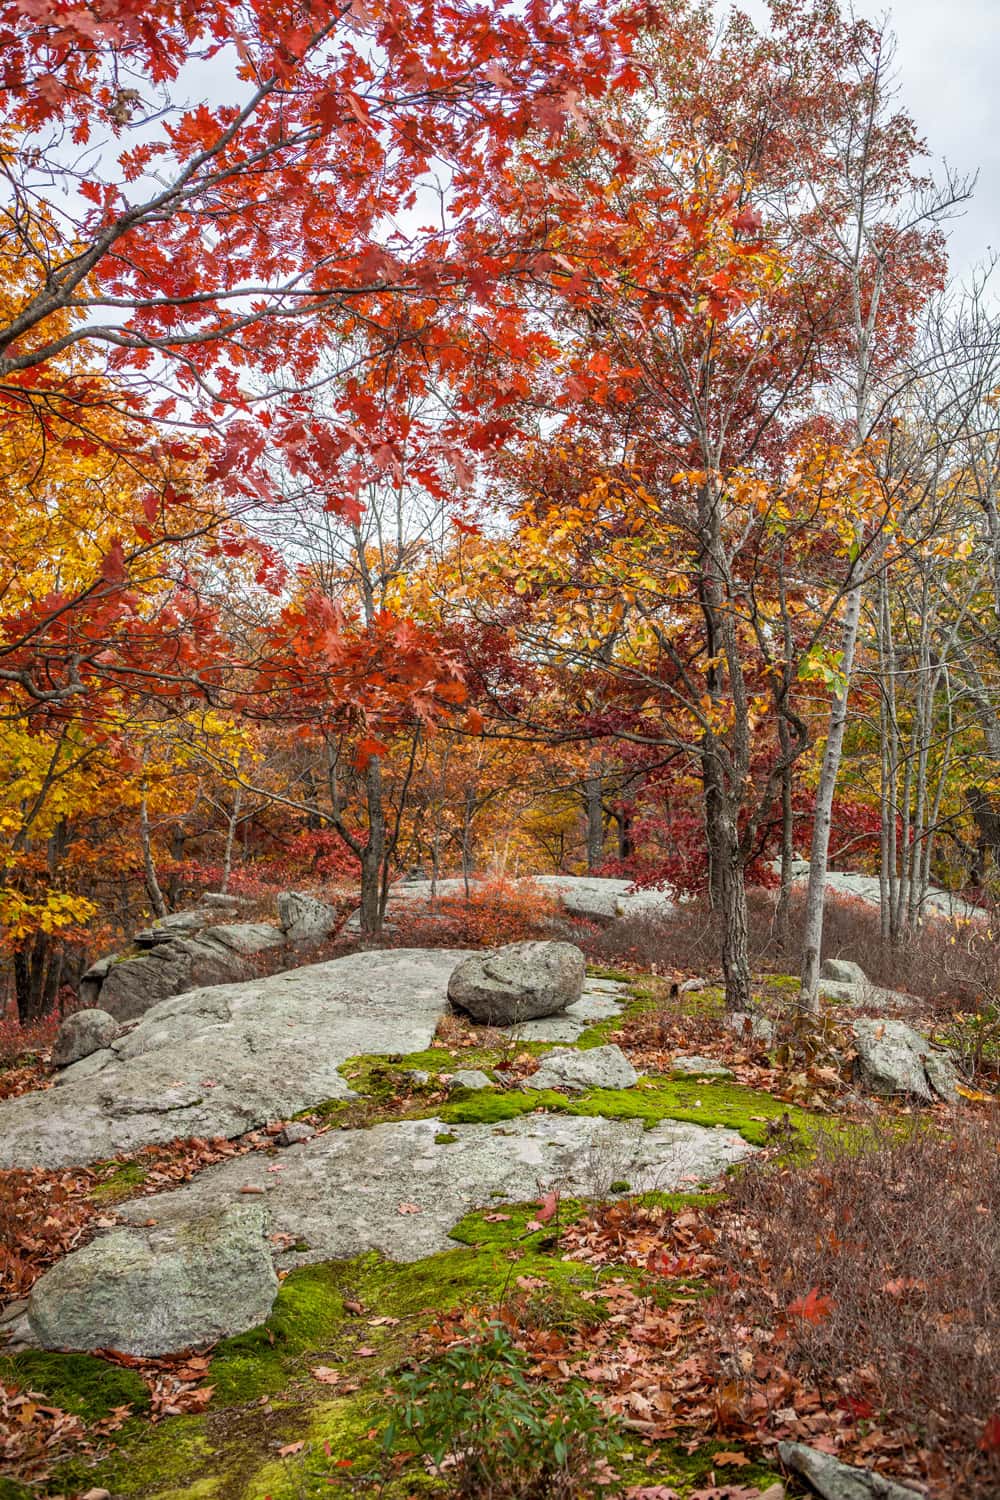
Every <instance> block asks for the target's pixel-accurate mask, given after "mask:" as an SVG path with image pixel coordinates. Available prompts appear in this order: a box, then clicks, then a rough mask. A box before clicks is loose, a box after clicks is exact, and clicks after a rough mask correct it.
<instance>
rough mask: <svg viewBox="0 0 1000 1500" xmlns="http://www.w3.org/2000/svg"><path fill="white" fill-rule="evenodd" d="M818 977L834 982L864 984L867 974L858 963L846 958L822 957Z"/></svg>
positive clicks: (866, 980)
mask: <svg viewBox="0 0 1000 1500" xmlns="http://www.w3.org/2000/svg"><path fill="white" fill-rule="evenodd" d="M819 977H820V979H829V980H832V981H833V983H835V984H856V985H865V984H867V983H868V975H867V974H866V973H865V971H864V969H863V968H862V967H861V965H860V964H856V963H852V962H851V960H850V959H847V958H824V960H823V963H822V966H821V968H820V971H819Z"/></svg>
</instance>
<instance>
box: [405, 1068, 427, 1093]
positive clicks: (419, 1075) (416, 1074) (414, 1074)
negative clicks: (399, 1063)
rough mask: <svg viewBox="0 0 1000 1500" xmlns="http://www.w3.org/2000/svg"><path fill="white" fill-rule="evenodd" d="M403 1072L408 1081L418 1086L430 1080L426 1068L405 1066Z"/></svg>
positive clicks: (421, 1086)
mask: <svg viewBox="0 0 1000 1500" xmlns="http://www.w3.org/2000/svg"><path fill="white" fill-rule="evenodd" d="M405 1074H406V1077H407V1078H408V1079H409V1080H410V1082H411V1083H415V1084H417V1086H418V1087H419V1088H423V1087H424V1086H425V1085H426V1084H428V1083H430V1081H431V1075H430V1074H429V1073H428V1072H427V1069H426V1068H407V1069H406V1070H405Z"/></svg>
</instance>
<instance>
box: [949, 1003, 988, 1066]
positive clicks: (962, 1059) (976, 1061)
mask: <svg viewBox="0 0 1000 1500" xmlns="http://www.w3.org/2000/svg"><path fill="white" fill-rule="evenodd" d="M942 1036H943V1039H944V1041H946V1042H947V1044H948V1046H949V1047H950V1048H951V1051H952V1054H953V1056H954V1058H955V1060H956V1062H957V1063H958V1065H959V1067H960V1068H961V1069H962V1072H963V1073H964V1074H965V1075H966V1077H967V1078H969V1079H976V1078H981V1077H987V1076H989V1077H992V1078H994V1079H996V1078H998V1077H1000V1005H996V1004H982V1005H980V1006H979V1007H978V1008H977V1009H976V1010H974V1011H966V1012H960V1013H959V1014H958V1015H956V1016H955V1017H954V1018H953V1019H952V1020H951V1021H950V1022H949V1024H948V1025H947V1026H945V1027H943V1028H942Z"/></svg>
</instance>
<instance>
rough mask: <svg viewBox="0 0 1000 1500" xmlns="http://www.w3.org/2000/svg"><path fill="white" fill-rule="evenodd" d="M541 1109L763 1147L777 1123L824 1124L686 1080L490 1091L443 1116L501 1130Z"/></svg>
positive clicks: (737, 1088)
mask: <svg viewBox="0 0 1000 1500" xmlns="http://www.w3.org/2000/svg"><path fill="white" fill-rule="evenodd" d="M536 1109H547V1110H559V1111H562V1112H564V1113H566V1114H571V1115H600V1116H602V1117H603V1118H604V1119H608V1120H642V1121H643V1122H644V1123H645V1125H646V1128H647V1129H650V1128H651V1127H652V1126H654V1125H658V1124H659V1123H660V1121H661V1120H690V1121H692V1122H693V1123H694V1124H697V1125H709V1126H711V1125H725V1126H728V1127H729V1128H730V1129H731V1130H738V1131H739V1132H740V1134H741V1135H742V1136H743V1138H744V1140H747V1141H750V1142H751V1143H752V1144H753V1145H763V1144H765V1143H766V1142H767V1141H768V1140H769V1139H771V1137H772V1134H773V1127H772V1128H771V1129H769V1122H771V1121H775V1122H777V1121H783V1120H785V1119H787V1121H788V1124H789V1125H790V1126H791V1127H792V1128H793V1129H796V1130H801V1131H804V1132H807V1133H808V1132H811V1131H813V1130H815V1129H816V1128H818V1127H819V1126H820V1124H821V1117H820V1116H818V1115H813V1114H809V1113H808V1112H807V1111H805V1110H802V1109H798V1108H796V1107H795V1106H794V1105H790V1104H785V1103H784V1102H783V1101H781V1100H779V1099H775V1098H773V1097H772V1095H770V1094H765V1093H759V1092H757V1091H755V1090H754V1089H747V1088H743V1087H742V1086H741V1085H740V1084H736V1083H729V1082H726V1081H723V1080H715V1079H712V1080H709V1079H695V1080H692V1079H686V1078H672V1079H649V1080H642V1081H640V1083H638V1084H637V1085H636V1087H635V1088H631V1089H592V1090H590V1092H589V1093H586V1094H582V1095H580V1096H579V1097H573V1098H569V1097H567V1096H566V1095H564V1094H557V1093H555V1092H554V1091H553V1090H551V1089H542V1090H533V1089H525V1090H523V1091H522V1092H517V1093H509V1094H492V1093H490V1094H487V1093H486V1092H485V1090H484V1092H483V1093H481V1094H476V1095H473V1096H472V1097H471V1098H470V1099H462V1100H458V1101H457V1102H455V1103H452V1104H445V1105H442V1107H441V1108H440V1109H439V1110H438V1114H439V1115H440V1117H441V1119H442V1120H447V1121H449V1122H453V1123H463V1124H468V1123H472V1122H478V1123H480V1124H498V1123H500V1122H502V1121H503V1120H513V1119H517V1118H518V1116H520V1115H524V1114H529V1113H530V1112H531V1111H532V1110H536Z"/></svg>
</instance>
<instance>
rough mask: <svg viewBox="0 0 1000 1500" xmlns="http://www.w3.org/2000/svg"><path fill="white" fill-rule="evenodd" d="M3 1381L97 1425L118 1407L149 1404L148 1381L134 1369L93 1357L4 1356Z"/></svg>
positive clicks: (0, 1377) (0, 1363)
mask: <svg viewBox="0 0 1000 1500" xmlns="http://www.w3.org/2000/svg"><path fill="white" fill-rule="evenodd" d="M0 1380H3V1381H4V1383H5V1384H8V1383H9V1384H11V1385H17V1386H20V1388H21V1389H22V1390H30V1391H37V1392H38V1393H39V1394H40V1395H42V1396H44V1397H45V1399H46V1401H47V1403H48V1404H49V1405H51V1406H58V1407H60V1408H61V1410H62V1411H68V1412H72V1413H73V1415H74V1416H77V1417H80V1418H82V1419H83V1420H84V1421H85V1422H97V1421H99V1420H100V1419H101V1418H102V1417H106V1416H107V1415H108V1414H109V1413H110V1412H111V1411H112V1410H113V1409H114V1408H115V1407H116V1406H131V1407H133V1409H134V1410H136V1411H142V1410H144V1409H145V1408H146V1407H147V1406H148V1405H149V1391H148V1390H147V1388H146V1383H145V1381H143V1380H141V1379H140V1377H139V1376H138V1375H137V1374H136V1373H135V1371H134V1370H125V1369H123V1368H122V1366H121V1365H113V1364H110V1363H109V1362H108V1361H107V1360H106V1359H98V1358H97V1357H96V1355H93V1354H50V1353H48V1352H46V1351H44V1350H36V1349H32V1350H28V1351H26V1352H25V1353H24V1354H12V1355H8V1356H0Z"/></svg>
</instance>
